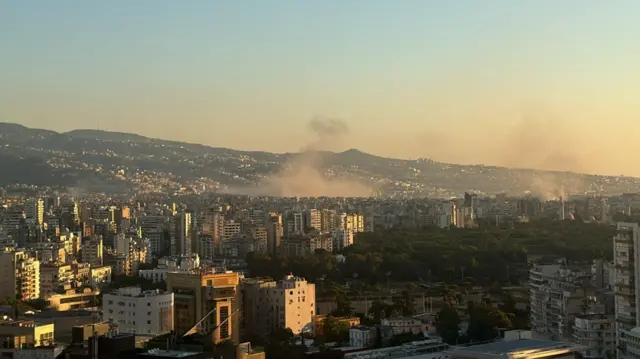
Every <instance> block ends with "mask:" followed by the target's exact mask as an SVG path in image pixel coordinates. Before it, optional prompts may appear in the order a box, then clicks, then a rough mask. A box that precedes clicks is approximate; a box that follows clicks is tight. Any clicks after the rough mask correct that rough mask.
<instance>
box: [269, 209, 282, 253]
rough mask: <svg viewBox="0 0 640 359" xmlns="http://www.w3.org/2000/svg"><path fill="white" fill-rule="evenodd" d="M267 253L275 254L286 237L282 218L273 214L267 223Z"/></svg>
mask: <svg viewBox="0 0 640 359" xmlns="http://www.w3.org/2000/svg"><path fill="white" fill-rule="evenodd" d="M266 228H267V252H268V253H269V254H275V253H276V252H277V251H278V249H279V248H280V242H281V241H282V237H283V236H284V228H283V227H282V216H281V215H279V214H275V215H274V214H272V215H271V216H270V217H269V219H268V221H267V223H266Z"/></svg>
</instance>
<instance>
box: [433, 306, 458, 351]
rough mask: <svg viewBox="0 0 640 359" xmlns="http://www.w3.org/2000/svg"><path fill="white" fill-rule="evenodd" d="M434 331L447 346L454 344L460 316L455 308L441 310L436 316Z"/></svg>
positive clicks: (456, 339) (456, 338)
mask: <svg viewBox="0 0 640 359" xmlns="http://www.w3.org/2000/svg"><path fill="white" fill-rule="evenodd" d="M436 331H437V333H438V335H440V336H441V337H442V339H443V340H444V341H445V342H447V343H449V344H452V345H453V344H456V343H457V341H458V336H459V332H460V315H459V314H458V311H457V310H456V309H455V308H452V307H445V308H442V309H441V310H440V311H439V312H438V315H437V316H436Z"/></svg>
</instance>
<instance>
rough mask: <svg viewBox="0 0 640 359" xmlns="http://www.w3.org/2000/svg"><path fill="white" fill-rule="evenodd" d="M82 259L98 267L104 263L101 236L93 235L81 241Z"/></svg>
mask: <svg viewBox="0 0 640 359" xmlns="http://www.w3.org/2000/svg"><path fill="white" fill-rule="evenodd" d="M80 250H81V252H80V253H81V254H82V261H83V262H85V263H89V264H91V265H92V266H95V267H100V266H102V265H103V264H104V258H103V245H102V236H93V237H92V238H91V239H89V240H86V241H84V242H82V246H81V249H80Z"/></svg>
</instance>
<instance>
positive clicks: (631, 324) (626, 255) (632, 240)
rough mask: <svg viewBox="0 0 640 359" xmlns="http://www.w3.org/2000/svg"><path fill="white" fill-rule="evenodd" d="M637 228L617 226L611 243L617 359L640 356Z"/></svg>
mask: <svg viewBox="0 0 640 359" xmlns="http://www.w3.org/2000/svg"><path fill="white" fill-rule="evenodd" d="M639 254H640V228H638V224H637V223H618V225H617V234H616V236H615V237H614V239H613V264H614V269H615V270H614V290H615V318H616V347H617V355H616V357H617V358H619V359H632V358H633V359H637V358H638V353H640V328H638V327H639V326H640V322H639V319H640V318H639V317H638V313H637V308H639V307H640V297H639V296H638V287H637V285H636V281H637V278H640V263H639V262H638V255H639Z"/></svg>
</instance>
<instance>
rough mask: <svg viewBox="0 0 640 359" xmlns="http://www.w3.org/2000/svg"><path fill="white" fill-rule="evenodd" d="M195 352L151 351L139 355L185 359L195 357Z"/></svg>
mask: <svg viewBox="0 0 640 359" xmlns="http://www.w3.org/2000/svg"><path fill="white" fill-rule="evenodd" d="M196 354H197V353H195V352H185V351H181V350H160V349H152V350H149V351H148V352H146V353H142V354H140V355H153V356H157V357H158V356H159V357H165V358H185V357H190V356H192V355H196Z"/></svg>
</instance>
